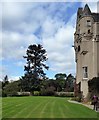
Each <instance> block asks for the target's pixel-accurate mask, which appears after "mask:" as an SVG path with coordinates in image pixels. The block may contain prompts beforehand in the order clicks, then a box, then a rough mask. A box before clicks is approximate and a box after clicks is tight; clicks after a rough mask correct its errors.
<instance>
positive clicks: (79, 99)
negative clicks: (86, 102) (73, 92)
mask: <svg viewBox="0 0 99 120" xmlns="http://www.w3.org/2000/svg"><path fill="white" fill-rule="evenodd" d="M71 100H74V101H77V102H81V101H82V99H81V97H74V98H72V99H71Z"/></svg>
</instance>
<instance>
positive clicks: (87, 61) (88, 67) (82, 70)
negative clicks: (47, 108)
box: [74, 4, 99, 97]
mask: <svg viewBox="0 0 99 120" xmlns="http://www.w3.org/2000/svg"><path fill="white" fill-rule="evenodd" d="M74 35H75V38H74V39H75V40H74V48H75V58H76V59H75V61H76V83H77V84H79V83H80V84H79V85H80V91H81V92H83V95H84V96H85V97H86V96H87V94H88V81H89V80H90V79H92V78H93V77H98V76H99V63H98V62H99V13H92V12H91V10H90V8H89V6H88V5H87V4H86V5H85V7H84V9H83V8H78V12H77V22H76V31H75V34H74Z"/></svg>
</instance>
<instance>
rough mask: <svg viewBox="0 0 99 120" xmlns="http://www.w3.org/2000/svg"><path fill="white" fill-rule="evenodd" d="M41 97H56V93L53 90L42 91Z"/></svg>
mask: <svg viewBox="0 0 99 120" xmlns="http://www.w3.org/2000/svg"><path fill="white" fill-rule="evenodd" d="M40 95H41V96H54V95H55V92H54V91H52V90H42V91H41V94H40Z"/></svg>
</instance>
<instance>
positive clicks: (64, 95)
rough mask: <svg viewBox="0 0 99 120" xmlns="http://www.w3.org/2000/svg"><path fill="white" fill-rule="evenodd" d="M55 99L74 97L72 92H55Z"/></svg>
mask: <svg viewBox="0 0 99 120" xmlns="http://www.w3.org/2000/svg"><path fill="white" fill-rule="evenodd" d="M55 96H56V97H74V92H56V93H55Z"/></svg>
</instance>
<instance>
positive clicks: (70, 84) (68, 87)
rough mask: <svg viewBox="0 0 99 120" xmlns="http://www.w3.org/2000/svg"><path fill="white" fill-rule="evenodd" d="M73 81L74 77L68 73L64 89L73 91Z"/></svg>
mask: <svg viewBox="0 0 99 120" xmlns="http://www.w3.org/2000/svg"><path fill="white" fill-rule="evenodd" d="M74 81H75V78H74V76H73V75H72V74H69V75H68V76H67V79H66V91H68V92H69V91H70V92H73V91H74Z"/></svg>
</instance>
